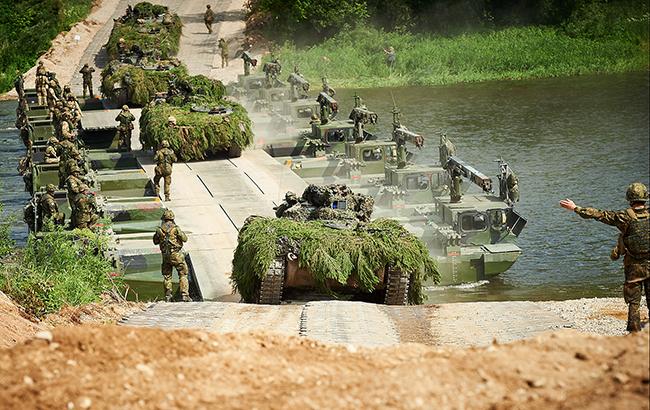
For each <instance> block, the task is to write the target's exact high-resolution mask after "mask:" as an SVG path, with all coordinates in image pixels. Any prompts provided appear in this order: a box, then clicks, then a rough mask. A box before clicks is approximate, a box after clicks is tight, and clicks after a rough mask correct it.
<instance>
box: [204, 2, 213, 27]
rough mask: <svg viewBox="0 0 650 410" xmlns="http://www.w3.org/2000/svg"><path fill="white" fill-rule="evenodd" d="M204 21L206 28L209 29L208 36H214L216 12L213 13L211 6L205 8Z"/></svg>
mask: <svg viewBox="0 0 650 410" xmlns="http://www.w3.org/2000/svg"><path fill="white" fill-rule="evenodd" d="M203 21H204V22H205V27H207V29H208V34H212V23H213V22H214V11H212V9H211V8H210V5H207V6H205V13H204V14H203Z"/></svg>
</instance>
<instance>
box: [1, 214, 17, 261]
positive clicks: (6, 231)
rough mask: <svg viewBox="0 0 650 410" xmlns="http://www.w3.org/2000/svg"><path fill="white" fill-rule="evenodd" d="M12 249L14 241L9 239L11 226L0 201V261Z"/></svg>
mask: <svg viewBox="0 0 650 410" xmlns="http://www.w3.org/2000/svg"><path fill="white" fill-rule="evenodd" d="M13 249H14V241H13V240H12V239H11V226H10V225H9V222H8V219H7V218H6V215H5V214H4V213H3V205H2V202H0V261H1V260H2V258H4V257H5V256H7V255H9V254H10V253H11V252H12V251H13Z"/></svg>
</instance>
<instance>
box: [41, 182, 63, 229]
mask: <svg viewBox="0 0 650 410" xmlns="http://www.w3.org/2000/svg"><path fill="white" fill-rule="evenodd" d="M45 190H46V191H45V193H44V194H43V195H42V196H41V199H40V201H39V205H40V206H39V221H40V224H41V225H40V226H41V229H42V227H43V226H47V225H48V224H49V222H50V221H51V222H52V223H53V224H54V225H58V226H63V225H64V224H65V215H64V214H63V212H60V211H59V204H57V203H56V200H55V199H54V193H55V192H56V187H55V186H54V184H47V187H46V188H45Z"/></svg>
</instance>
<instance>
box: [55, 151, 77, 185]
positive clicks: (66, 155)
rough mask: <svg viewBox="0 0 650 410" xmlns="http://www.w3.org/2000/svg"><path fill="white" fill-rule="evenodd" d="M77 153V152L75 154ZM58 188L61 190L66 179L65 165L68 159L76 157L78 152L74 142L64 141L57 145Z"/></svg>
mask: <svg viewBox="0 0 650 410" xmlns="http://www.w3.org/2000/svg"><path fill="white" fill-rule="evenodd" d="M75 151H77V152H75ZM58 153H59V188H63V187H64V186H65V184H66V180H67V178H68V174H67V170H66V163H67V162H68V160H69V159H70V158H73V157H76V156H77V153H78V150H77V146H76V145H75V143H74V142H72V141H70V140H68V139H64V140H63V141H61V142H60V143H59V151H58Z"/></svg>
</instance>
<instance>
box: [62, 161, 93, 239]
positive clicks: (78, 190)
mask: <svg viewBox="0 0 650 410" xmlns="http://www.w3.org/2000/svg"><path fill="white" fill-rule="evenodd" d="M80 171H81V170H80V169H79V168H78V167H73V168H72V169H71V172H70V174H71V175H70V176H69V177H68V179H67V180H66V186H67V189H68V201H69V202H70V206H71V208H72V215H71V217H70V226H71V227H72V228H73V229H74V228H79V229H83V228H90V227H91V226H92V225H94V224H95V223H96V222H97V220H98V217H97V215H96V214H95V204H94V200H93V197H92V196H93V195H92V193H90V190H89V188H88V185H86V184H85V183H84V182H83V181H82V180H81V179H80V178H79V173H80Z"/></svg>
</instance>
